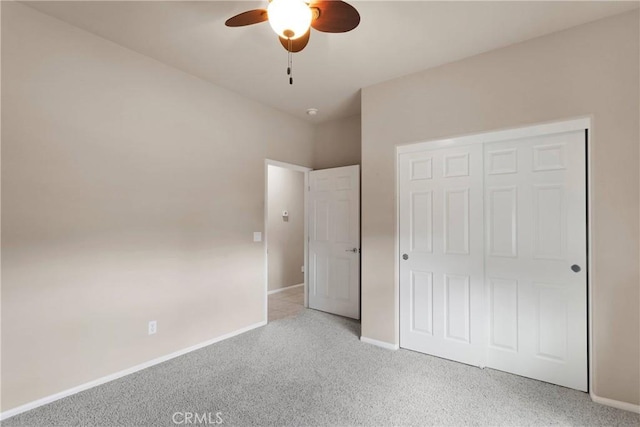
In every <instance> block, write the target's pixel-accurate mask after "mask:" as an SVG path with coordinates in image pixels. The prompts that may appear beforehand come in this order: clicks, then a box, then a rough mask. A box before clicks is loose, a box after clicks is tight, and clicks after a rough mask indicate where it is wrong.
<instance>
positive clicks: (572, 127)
mask: <svg viewBox="0 0 640 427" xmlns="http://www.w3.org/2000/svg"><path fill="white" fill-rule="evenodd" d="M592 122H593V116H582V117H577V118H569V119H565V120H561V121H553V122H546V123H539V124H534V125H527V126H521V127H516V128H509V129H502V130H494V131H488V132H481V133H475V134H467V135H461V136H455V137H451V138H445V139H437V140H428V141H418V142H411V143H407V144H397V145H396V147H395V148H396V153H395V157H396V158H395V164H394V167H395V179H396V182H395V193H396V194H395V198H396V230H395V252H394V253H395V255H396V256H395V257H394V264H395V274H394V298H395V316H394V320H395V329H396V337H397V343H396V345H397V346H398V348H399V346H400V163H399V162H400V155H401V154H405V153H413V152H420V151H425V150H434V149H438V148H447V147H455V146H462V145H472V144H484V143H490V142H499V141H507V140H511V139H520V138H527V137H534V136H542V135H548V134H554V133H561V132H571V131H578V130H586V141H585V144H586V165H585V166H586V171H587V176H586V197H587V206H586V212H585V213H586V216H587V230H586V232H587V384H588V390H589V395H590V397H591V399H592V400H593V401H596V402H597V401H599V400H601V398H599V397H598V396H597V395H596V394H595V393H594V391H593V381H592V378H594V377H593V357H591V356H592V355H593V354H594V352H593V332H592V331H593V303H592V301H593V298H592V290H591V289H592V283H591V281H592V278H593V274H592V271H593V263H592V259H591V257H592V250H591V248H592V242H591V236H592V234H593V233H592V232H591V140H592V131H591V130H592V129H593V125H592ZM482 367H484V366H482Z"/></svg>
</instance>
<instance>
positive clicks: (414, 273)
mask: <svg viewBox="0 0 640 427" xmlns="http://www.w3.org/2000/svg"><path fill="white" fill-rule="evenodd" d="M482 156H483V154H482V146H481V145H479V144H477V145H468V146H461V147H455V148H450V149H445V150H431V151H422V152H417V153H404V154H401V155H400V158H399V191H400V193H399V195H400V200H399V201H400V212H399V214H400V257H401V258H400V260H399V263H400V346H401V347H403V348H407V349H410V350H415V351H420V352H423V353H428V354H431V355H434V356H439V357H444V358H447V359H451V360H456V361H458V362H463V363H467V364H470V365H476V366H480V365H481V364H482V361H483V354H484V341H485V338H484V330H485V328H484V319H485V312H484V306H485V304H484V272H483V262H484V258H483V208H482V199H483V185H482V180H483V169H482V161H483V158H482Z"/></svg>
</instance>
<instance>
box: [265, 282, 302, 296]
mask: <svg viewBox="0 0 640 427" xmlns="http://www.w3.org/2000/svg"><path fill="white" fill-rule="evenodd" d="M300 286H304V283H299V284H297V285H291V286H287V287H286V288H278V289H274V290H272V291H269V292H267V295H271V294H277V293H278V292H282V291H288V290H289V289H293V288H299V287H300Z"/></svg>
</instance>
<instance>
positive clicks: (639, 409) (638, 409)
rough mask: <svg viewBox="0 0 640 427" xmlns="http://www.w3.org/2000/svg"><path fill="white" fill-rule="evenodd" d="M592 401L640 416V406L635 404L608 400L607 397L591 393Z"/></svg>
mask: <svg viewBox="0 0 640 427" xmlns="http://www.w3.org/2000/svg"><path fill="white" fill-rule="evenodd" d="M590 396H591V400H593V401H594V402H595V403H599V404H601V405H606V406H611V407H612V408H617V409H622V410H625V411H629V412H635V413H636V414H640V405H634V404H633V403H627V402H621V401H620V400H613V399H607V398H606V397H600V396H597V395H596V394H594V393H590Z"/></svg>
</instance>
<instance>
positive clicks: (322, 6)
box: [309, 0, 360, 33]
mask: <svg viewBox="0 0 640 427" xmlns="http://www.w3.org/2000/svg"><path fill="white" fill-rule="evenodd" d="M309 7H310V8H312V9H313V8H316V9H318V11H319V16H318V17H317V18H316V19H314V20H313V21H311V26H312V27H313V28H315V29H316V30H318V31H323V32H325V33H346V32H347V31H351V30H353V29H354V28H356V27H357V26H358V24H360V14H359V13H358V11H357V10H356V9H355V7H353V6H351V5H350V4H349V3H345V2H343V1H341V0H313V1H312V2H311V4H309Z"/></svg>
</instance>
